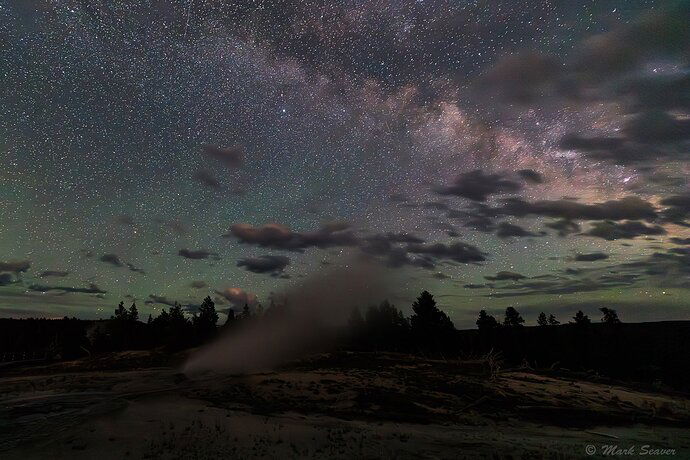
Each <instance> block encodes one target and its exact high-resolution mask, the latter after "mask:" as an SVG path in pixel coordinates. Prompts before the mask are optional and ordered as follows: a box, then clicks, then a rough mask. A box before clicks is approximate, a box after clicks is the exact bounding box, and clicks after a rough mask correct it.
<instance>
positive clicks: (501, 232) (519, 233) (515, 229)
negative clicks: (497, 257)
mask: <svg viewBox="0 0 690 460" xmlns="http://www.w3.org/2000/svg"><path fill="white" fill-rule="evenodd" d="M496 236H498V237H499V238H511V237H527V236H540V235H538V234H536V233H532V232H530V231H529V230H525V229H524V228H522V227H520V226H519V225H514V224H510V223H508V222H501V223H499V224H498V229H497V230H496Z"/></svg>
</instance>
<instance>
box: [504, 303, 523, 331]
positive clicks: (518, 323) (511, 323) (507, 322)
mask: <svg viewBox="0 0 690 460" xmlns="http://www.w3.org/2000/svg"><path fill="white" fill-rule="evenodd" d="M524 322H525V320H524V319H522V316H520V313H518V311H517V310H516V309H515V308H513V307H508V308H506V317H505V318H504V319H503V325H504V326H508V327H522V323H524Z"/></svg>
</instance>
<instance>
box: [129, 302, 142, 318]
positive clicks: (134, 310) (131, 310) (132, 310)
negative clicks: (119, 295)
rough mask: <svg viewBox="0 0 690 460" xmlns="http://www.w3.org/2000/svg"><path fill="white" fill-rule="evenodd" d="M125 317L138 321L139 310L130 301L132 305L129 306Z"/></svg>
mask: <svg viewBox="0 0 690 460" xmlns="http://www.w3.org/2000/svg"><path fill="white" fill-rule="evenodd" d="M127 319H128V320H129V321H139V310H137V304H136V303H135V302H132V306H131V307H129V313H127Z"/></svg>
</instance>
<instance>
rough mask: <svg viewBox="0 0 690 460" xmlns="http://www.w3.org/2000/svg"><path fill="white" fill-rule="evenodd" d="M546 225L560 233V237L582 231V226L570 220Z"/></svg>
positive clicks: (561, 220)
mask: <svg viewBox="0 0 690 460" xmlns="http://www.w3.org/2000/svg"><path fill="white" fill-rule="evenodd" d="M544 225H545V226H546V227H548V228H551V229H554V230H556V231H557V232H558V236H567V235H570V234H572V233H577V232H579V231H580V226H579V225H578V224H577V223H576V222H573V221H572V220H568V219H560V220H557V221H555V222H547V223H546V224H544Z"/></svg>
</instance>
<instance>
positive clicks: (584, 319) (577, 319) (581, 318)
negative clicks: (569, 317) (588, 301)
mask: <svg viewBox="0 0 690 460" xmlns="http://www.w3.org/2000/svg"><path fill="white" fill-rule="evenodd" d="M573 322H574V323H575V324H579V325H584V324H591V323H592V321H591V320H590V319H589V316H587V315H585V314H584V313H582V310H578V311H577V313H575V316H573Z"/></svg>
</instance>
